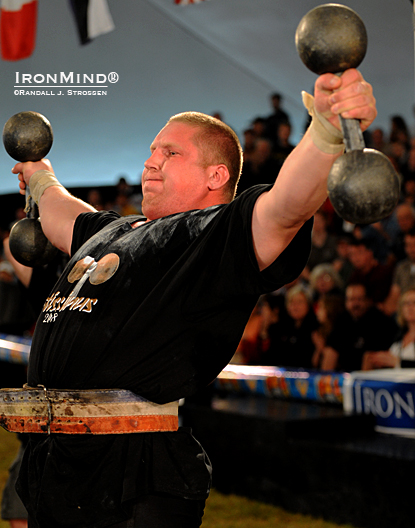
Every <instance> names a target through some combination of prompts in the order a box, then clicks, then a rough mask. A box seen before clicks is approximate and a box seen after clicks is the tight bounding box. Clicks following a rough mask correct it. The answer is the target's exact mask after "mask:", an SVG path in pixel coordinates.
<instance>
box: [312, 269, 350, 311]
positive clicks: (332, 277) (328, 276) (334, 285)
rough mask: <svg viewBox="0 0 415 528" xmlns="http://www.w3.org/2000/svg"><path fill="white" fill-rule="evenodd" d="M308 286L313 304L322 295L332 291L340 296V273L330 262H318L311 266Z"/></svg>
mask: <svg viewBox="0 0 415 528" xmlns="http://www.w3.org/2000/svg"><path fill="white" fill-rule="evenodd" d="M310 287H311V292H312V296H313V302H314V305H315V303H317V302H318V300H319V299H320V298H321V297H323V296H324V295H327V294H328V293H332V294H337V295H339V296H341V295H342V293H343V290H344V284H343V281H342V279H341V277H340V275H339V274H338V273H337V271H336V270H335V268H334V266H333V264H330V263H327V264H318V265H317V266H315V267H314V268H313V271H312V272H311V273H310Z"/></svg>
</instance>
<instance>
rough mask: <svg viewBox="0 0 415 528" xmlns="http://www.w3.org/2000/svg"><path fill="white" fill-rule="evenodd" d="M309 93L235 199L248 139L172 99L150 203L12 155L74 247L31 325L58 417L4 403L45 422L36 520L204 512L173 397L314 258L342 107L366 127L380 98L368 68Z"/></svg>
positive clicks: (62, 244) (34, 380)
mask: <svg viewBox="0 0 415 528" xmlns="http://www.w3.org/2000/svg"><path fill="white" fill-rule="evenodd" d="M312 106H313V109H312V114H313V120H312V123H311V126H310V128H309V130H308V131H307V132H306V134H305V135H304V137H303V139H302V140H301V142H300V143H299V144H298V146H297V147H296V148H295V149H294V151H293V152H292V153H291V154H290V156H289V157H288V158H287V160H286V162H285V163H284V165H283V167H282V169H281V171H280V172H279V175H278V178H277V180H276V182H275V184H274V185H273V186H271V185H258V186H254V187H252V188H250V189H248V190H247V191H245V192H244V193H241V195H240V196H238V197H237V198H235V199H233V198H234V194H235V189H236V185H237V181H238V178H239V175H240V171H241V164H242V152H241V146H240V144H239V141H238V139H237V137H236V135H235V134H234V132H233V131H231V129H230V128H229V127H228V126H227V125H226V124H224V123H222V122H220V121H218V120H215V119H214V118H211V117H209V116H206V115H204V114H199V113H184V114H179V115H177V116H173V117H172V118H171V119H170V120H169V122H168V123H167V125H166V126H165V127H164V128H163V129H162V130H161V131H160V132H159V134H158V135H157V136H156V138H155V139H154V141H153V143H152V145H151V147H150V151H151V155H150V157H149V158H148V160H147V161H146V162H145V164H144V165H145V169H144V172H143V177H142V185H143V197H144V198H143V214H144V215H145V216H144V217H141V216H132V217H124V218H123V217H119V215H117V214H115V213H111V212H96V211H95V210H94V209H93V208H92V207H91V206H89V205H87V204H86V203H84V202H82V201H80V200H77V199H76V198H74V197H73V196H71V195H70V194H69V193H68V192H67V191H66V190H65V189H64V188H63V187H62V186H61V185H60V184H59V182H58V180H57V179H56V177H55V175H54V173H53V169H52V166H51V164H50V162H49V161H47V160H41V161H38V162H27V163H17V164H16V165H15V167H14V168H13V172H14V173H15V174H18V178H19V181H20V183H19V185H20V189H21V192H22V193H24V192H25V187H26V186H27V185H30V189H31V193H32V196H33V197H34V199H35V201H36V202H37V203H38V205H39V210H40V216H41V218H42V228H43V231H44V233H45V234H46V236H47V237H48V239H49V240H50V241H51V242H52V243H53V244H54V245H55V246H57V247H59V248H60V249H61V250H63V251H66V252H67V253H69V254H70V255H71V257H72V258H71V261H70V262H69V264H68V266H67V268H66V270H65V271H64V273H63V274H62V276H61V278H60V279H59V281H58V282H57V284H56V285H55V287H54V289H53V291H52V292H51V294H50V295H49V297H48V299H47V300H46V302H45V305H44V308H43V312H42V314H41V316H40V318H39V320H38V324H37V327H36V331H35V335H34V338H33V343H32V350H31V359H30V364H29V372H28V383H29V386H30V387H33V388H34V389H28V391H27V392H30V391H32V392H30V397H31V398H32V394H35V393H36V391H37V393H38V395H39V400H36V401H37V402H40V403H39V405H40V404H41V400H42V398H43V399H44V400H45V401H46V404H47V405H46V408H47V409H49V412H47V413H46V418H45V421H42V420H41V419H38V420H37V421H36V420H35V417H34V416H31V415H30V412H31V411H30V408H29V410H28V411H27V413H28V415H27V416H19V419H18V420H16V417H14V416H12V415H9V416H6V415H3V417H2V420H3V426H4V427H8V428H9V429H10V430H16V428H17V429H19V428H20V429H19V430H20V431H21V430H22V428H23V430H25V431H32V432H31V434H30V435H29V437H30V440H29V445H28V447H27V449H26V452H25V455H24V459H23V464H22V470H21V473H20V478H19V481H18V491H19V494H20V495H21V497H22V499H23V501H24V503H25V505H26V507H27V509H28V512H29V526H33V527H38V526H41V527H42V528H47V527H53V528H61V527H63V526H68V525H71V526H79V527H81V526H82V527H83V526H91V527H98V526H99V527H104V526H112V527H114V528H115V527H117V528H122V527H127V526H137V527H139V526H143V527H145V528H156V527H157V528H158V527H160V528H161V527H163V528H165V527H169V528H176V527H177V528H179V527H180V528H193V527H197V526H200V524H201V518H202V515H203V508H204V502H205V500H206V498H207V496H208V493H209V488H210V478H211V468H210V464H209V461H208V459H207V457H206V455H205V453H204V451H203V449H202V448H201V446H200V444H198V442H197V441H196V440H195V439H194V438H193V437H192V435H191V433H190V432H189V431H188V430H184V429H181V428H178V423H177V406H176V407H175V404H174V402H175V401H177V400H178V399H180V398H186V397H188V396H190V395H192V394H194V393H195V392H196V391H197V390H198V389H199V388H203V387H205V386H206V385H207V384H208V383H210V382H211V381H212V380H213V379H214V378H215V377H216V376H217V375H218V373H219V372H220V371H221V370H222V369H223V367H224V366H225V365H226V364H227V363H228V362H229V360H230V359H231V358H232V356H233V354H234V351H235V350H236V348H237V345H238V343H239V340H240V338H241V335H242V333H243V329H244V327H245V325H246V322H247V321H248V319H249V316H250V314H251V312H252V309H253V308H254V306H255V304H256V302H257V299H258V297H259V296H260V295H261V294H263V293H266V292H270V291H274V290H276V289H277V288H279V287H281V286H282V285H283V284H285V283H288V282H290V281H292V280H293V279H294V278H295V277H296V276H298V275H299V273H300V272H301V270H302V269H303V267H304V266H305V263H306V261H307V258H308V254H309V249H310V232H311V220H310V219H311V218H312V216H313V214H314V213H315V211H316V210H317V209H318V208H319V207H320V206H321V204H322V203H323V202H324V201H325V199H326V198H327V177H328V173H329V171H330V168H331V167H332V165H333V163H334V162H335V160H336V159H337V158H338V157H339V156H340V155H341V154H342V152H343V150H344V145H343V141H342V136H341V133H340V132H339V131H340V125H339V114H342V115H343V117H345V118H355V119H358V120H359V121H360V126H361V129H362V130H365V129H366V128H367V127H368V126H369V125H370V124H371V123H372V121H373V120H374V118H375V116H376V107H375V99H374V97H373V94H372V88H371V86H370V85H369V84H368V83H367V82H366V81H365V80H364V79H363V77H362V76H361V74H360V73H359V72H358V71H357V70H355V69H349V70H347V71H345V72H344V73H343V75H342V76H341V77H339V76H337V75H334V74H331V73H327V74H324V75H322V76H320V77H318V79H317V81H316V84H315V92H314V102H313V103H312ZM80 170H82V168H81V169H80ZM104 259H106V260H105V261H104ZM107 261H108V266H109V267H108V266H106V267H105V270H104V273H102V274H100V280H99V281H91V280H90V279H91V277H92V276H93V274H94V273H95V271H96V269H97V268H98V265H99V264H100V263H101V264H102V263H103V262H107ZM75 267H76V272H78V271H79V270H82V273H85V279H84V280H83V279H82V278H79V276H78V275H77V274H76V273H75V272H73V273H72V274H71V271H72V270H73V269H74V268H75ZM74 274H75V275H76V277H75V281H74V279H73V277H74ZM71 281H72V282H71ZM77 281H79V282H77ZM81 281H82V283H81V284H80V282H81ZM75 289H76V293H74V292H75ZM39 387H40V388H39ZM68 391H69V393H68ZM42 395H43V396H42ZM91 395H92V396H91ZM22 398H23V399H24V398H25V396H24V395H22ZM65 398H66V399H65ZM63 399H64V401H63ZM30 401H33V398H32V399H31V400H30ZM56 402H58V403H59V402H61V403H62V402H63V403H64V405H57V404H56ZM126 406H128V409H133V412H132V414H129V415H128V416H126V414H125V408H126ZM28 407H30V406H28ZM32 407H33V405H32ZM102 409H104V411H102ZM38 418H39V417H38ZM42 419H43V415H42ZM35 422H36V423H35ZM34 430H36V431H37V432H33V431H34ZM48 433H49V434H48ZM57 433H59V434H57Z"/></svg>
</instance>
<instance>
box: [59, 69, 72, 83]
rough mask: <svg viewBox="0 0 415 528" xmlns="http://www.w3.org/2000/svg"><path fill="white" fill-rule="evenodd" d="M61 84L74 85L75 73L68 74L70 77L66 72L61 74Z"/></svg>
mask: <svg viewBox="0 0 415 528" xmlns="http://www.w3.org/2000/svg"><path fill="white" fill-rule="evenodd" d="M60 82H61V83H65V82H68V83H69V82H70V83H73V72H70V73H68V75H67V76H66V75H65V72H61V81H60Z"/></svg>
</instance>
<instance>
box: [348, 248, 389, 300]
mask: <svg viewBox="0 0 415 528" xmlns="http://www.w3.org/2000/svg"><path fill="white" fill-rule="evenodd" d="M349 258H350V262H351V263H352V266H353V272H352V274H351V276H350V279H349V280H350V282H351V283H354V282H359V283H362V284H364V285H365V287H366V292H367V295H368V297H369V298H370V299H371V300H372V301H373V303H374V304H376V305H377V306H378V308H380V309H383V308H384V306H383V304H384V302H385V301H386V299H387V297H388V295H389V292H390V289H391V286H392V277H393V267H392V266H391V265H388V264H379V262H378V261H377V260H376V258H375V257H374V254H373V249H372V246H371V244H370V242H368V241H367V240H365V239H361V240H359V239H353V240H352V241H351V245H350V249H349Z"/></svg>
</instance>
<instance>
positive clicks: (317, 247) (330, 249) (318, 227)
mask: <svg viewBox="0 0 415 528" xmlns="http://www.w3.org/2000/svg"><path fill="white" fill-rule="evenodd" d="M336 257H337V240H336V236H335V235H332V234H331V233H329V231H328V226H327V219H326V215H325V214H324V213H323V211H321V210H319V211H317V213H316V214H315V215H314V225H313V231H312V234H311V253H310V257H309V259H308V262H307V266H306V268H305V269H304V271H303V273H302V276H303V277H304V278H305V279H306V280H309V277H310V272H311V271H312V270H313V268H314V267H315V266H317V264H324V263H327V262H333V261H334V260H335V259H336Z"/></svg>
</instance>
